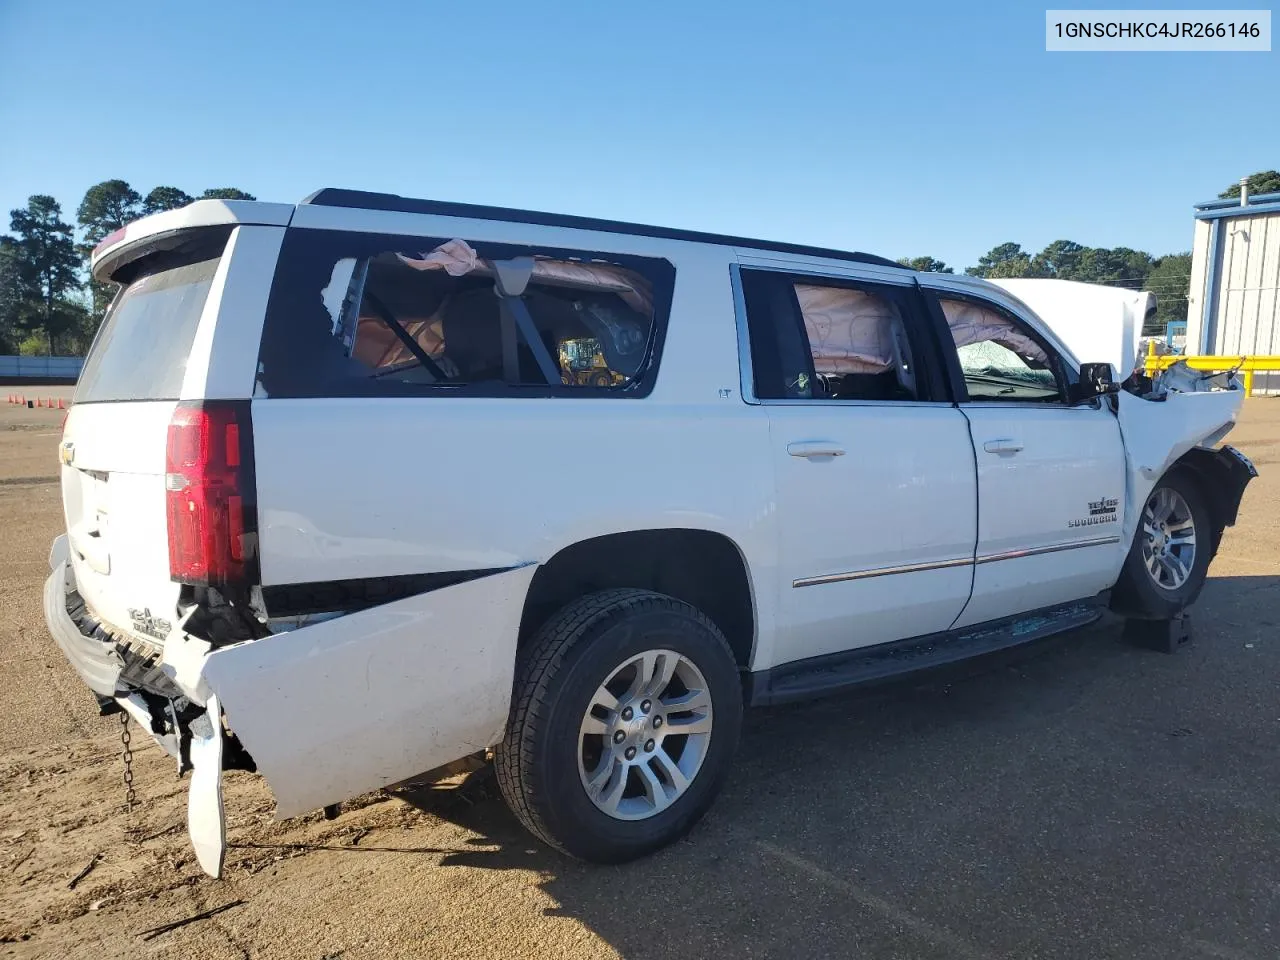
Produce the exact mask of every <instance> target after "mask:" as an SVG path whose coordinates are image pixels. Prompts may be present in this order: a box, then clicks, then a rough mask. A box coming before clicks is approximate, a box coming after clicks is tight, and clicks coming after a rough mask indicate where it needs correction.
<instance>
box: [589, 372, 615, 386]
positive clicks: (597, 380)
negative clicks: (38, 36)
mask: <svg viewBox="0 0 1280 960" xmlns="http://www.w3.org/2000/svg"><path fill="white" fill-rule="evenodd" d="M591 385H592V386H593V387H612V386H613V376H612V375H611V374H608V373H596V374H592V376H591Z"/></svg>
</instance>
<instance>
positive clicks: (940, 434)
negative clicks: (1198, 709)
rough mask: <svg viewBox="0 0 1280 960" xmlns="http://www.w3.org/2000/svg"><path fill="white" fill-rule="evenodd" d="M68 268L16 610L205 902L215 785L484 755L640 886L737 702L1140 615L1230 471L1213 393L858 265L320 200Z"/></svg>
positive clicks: (1031, 317) (580, 845)
mask: <svg viewBox="0 0 1280 960" xmlns="http://www.w3.org/2000/svg"><path fill="white" fill-rule="evenodd" d="M93 273H94V276H95V277H96V278H98V279H99V280H101V281H113V282H114V283H116V284H118V285H119V287H120V290H119V293H118V295H117V297H116V299H115V302H114V304H113V306H112V307H111V310H110V312H109V314H108V316H107V318H106V320H105V322H104V323H103V325H102V328H101V330H100V331H99V334H98V337H97V340H96V342H95V343H94V346H93V349H92V351H91V352H90V355H89V357H88V359H87V361H86V363H85V367H84V372H83V374H82V376H81V378H80V383H79V385H78V387H77V391H76V396H75V402H74V405H73V406H72V408H71V411H70V413H69V416H68V418H67V421H66V425H65V429H64V434H63V438H62V442H61V447H60V455H61V460H62V496H63V504H64V508H65V514H66V529H67V532H66V534H65V536H61V537H59V538H58V539H57V540H56V541H55V543H54V545H53V549H52V552H51V556H50V567H51V568H52V574H51V576H50V577H49V580H48V583H47V586H46V589H45V614H46V618H47V621H48V624H49V629H50V631H51V633H52V635H53V637H54V638H55V640H56V641H57V643H58V644H59V646H60V647H61V648H62V650H63V651H64V653H65V654H66V656H67V657H68V659H69V660H70V661H71V663H72V664H73V665H74V666H75V668H76V669H77V670H78V671H79V673H80V675H81V676H82V677H83V679H84V681H85V682H86V683H87V684H88V686H89V687H90V688H91V689H92V690H93V691H94V693H95V694H96V695H97V697H98V700H99V703H100V705H101V707H102V709H103V711H104V712H114V711H125V712H126V713H127V715H128V716H130V717H132V718H133V719H134V720H135V721H136V722H137V723H138V724H140V725H141V726H143V727H145V728H146V729H147V730H148V731H149V732H150V733H151V734H152V735H153V736H154V737H155V739H156V740H157V741H158V742H159V743H160V744H161V745H162V746H163V747H164V749H165V750H167V751H168V752H169V753H171V754H172V755H173V756H174V757H175V758H176V759H177V761H178V764H179V766H180V769H182V770H190V771H191V783H190V790H189V803H188V823H189V829H190V834H191V839H192V841H193V845H194V847H195V850H196V852H197V855H198V858H199V861H200V863H201V865H202V866H203V868H204V869H205V870H206V871H207V872H208V873H210V874H212V875H214V876H217V875H218V874H219V872H220V870H221V867H222V862H223V856H224V851H225V845H226V838H225V828H224V816H223V799H222V771H223V770H224V769H227V768H231V767H239V768H244V769H252V770H257V771H259V772H260V773H261V774H262V775H263V776H264V777H265V778H266V779H267V781H268V783H269V784H270V787H271V789H272V791H273V793H274V795H275V798H276V803H277V813H278V815H279V816H281V817H291V816H295V815H298V814H301V813H304V812H306V811H310V810H314V809H317V808H320V807H325V806H329V805H332V804H335V803H338V802H341V801H343V800H345V799H347V798H350V797H354V796H356V795H358V794H361V793H364V792H367V791H370V790H376V789H378V788H381V787H385V786H388V785H391V784H394V783H397V782H401V781H404V780H406V779H408V778H411V777H416V776H419V775H422V774H424V773H427V772H430V771H433V770H437V769H439V768H441V767H442V766H444V765H446V764H449V763H451V762H453V761H455V760H458V759H460V758H465V757H470V756H473V755H482V756H483V755H485V754H486V753H489V752H492V754H493V757H494V762H495V764H496V769H497V776H498V782H499V784H500V786H501V789H502V792H503V793H504V795H505V796H506V798H507V800H508V801H509V802H510V804H511V806H512V808H513V809H514V811H515V812H516V814H517V816H518V817H519V818H520V819H521V820H522V821H523V822H524V823H525V825H526V826H528V828H529V829H530V830H531V831H533V832H534V833H535V834H536V835H538V836H539V837H541V838H542V839H543V840H545V841H546V842H547V843H549V844H551V845H553V846H555V847H556V848H558V849H560V850H562V851H565V852H567V853H569V854H572V855H574V856H578V857H582V858H585V859H589V860H595V861H605V862H616V861H621V860H625V859H628V858H631V857H636V856H639V855H642V854H645V853H647V852H649V851H652V850H654V849H656V848H657V847H659V846H661V845H663V844H665V843H668V842H670V841H671V840H673V839H674V838H676V837H678V836H680V835H681V834H682V833H683V832H684V831H686V830H688V829H689V828H690V827H691V826H692V825H693V823H694V822H695V821H696V820H697V819H698V817H699V816H701V815H702V813H703V812H704V811H705V810H706V809H707V807H708V806H709V805H710V803H711V801H712V799H713V797H714V795H715V794H716V792H717V790H718V789H719V788H720V785H721V783H722V782H723V780H724V778H725V775H726V773H727V771H728V769H729V766H730V762H731V757H732V754H733V752H734V747H735V744H736V741H737V738H738V731H739V727H740V724H741V718H742V710H743V707H744V704H745V705H751V704H771V703H779V702H783V701H788V700H795V699H800V698H804V697H809V696H814V695H818V694H823V693H828V692H831V691H834V690H839V689H844V688H847V687H851V686H853V685H856V684H860V683H866V682H868V681H875V680H880V679H883V678H886V677H889V676H893V675H896V674H901V673H905V672H907V671H911V670H917V669H921V668H924V667H931V666H936V665H940V664H944V663H948V662H952V661H955V660H959V659H962V658H965V657H970V656H974V655H978V654H983V653H987V652H991V651H994V650H998V649H1001V648H1004V647H1008V646H1012V645H1014V644H1019V643H1025V642H1027V641H1029V640H1033V639H1036V638H1039V637H1042V636H1045V635H1047V634H1050V633H1054V632H1058V631H1061V630H1065V629H1068V628H1071V627H1077V626H1081V625H1083V624H1087V623H1089V622H1091V621H1092V620H1094V619H1095V618H1097V617H1098V616H1099V615H1100V613H1101V612H1102V611H1103V610H1104V609H1105V608H1106V607H1107V606H1110V607H1111V608H1113V609H1116V610H1118V611H1119V612H1121V613H1122V614H1123V615H1125V616H1128V617H1135V618H1152V619H1159V618H1171V617H1173V616H1175V615H1176V614H1177V613H1178V612H1179V611H1181V610H1182V609H1183V608H1185V607H1186V606H1187V605H1188V604H1190V603H1192V602H1193V601H1194V600H1195V598H1196V595H1197V594H1198V592H1199V591H1200V588H1201V586H1202V584H1203V583H1204V579H1205V573H1206V569H1207V567H1208V564H1209V562H1210V560H1211V558H1212V557H1213V554H1214V552H1215V550H1216V548H1217V545H1218V541H1219V538H1220V537H1221V535H1222V532H1223V529H1224V528H1225V527H1226V526H1228V525H1230V524H1231V523H1233V522H1234V520H1235V516H1236V511H1237V508H1238V505H1239V502H1240V498H1241V494H1242V492H1243V490H1244V488H1245V485H1246V484H1247V483H1248V482H1249V479H1250V477H1252V476H1253V475H1254V471H1253V468H1252V466H1251V465H1250V464H1249V462H1248V461H1247V460H1246V459H1245V458H1244V457H1243V456H1242V455H1240V454H1239V453H1237V452H1235V451H1234V450H1232V449H1231V448H1229V447H1222V448H1218V449H1215V445H1216V444H1217V442H1218V441H1219V440H1220V439H1221V438H1222V437H1223V435H1225V434H1226V433H1227V431H1228V430H1230V429H1231V427H1232V425H1233V423H1234V419H1235V416H1236V414H1237V411H1238V409H1239V407H1240V403H1241V398H1242V392H1241V391H1240V389H1239V386H1238V385H1237V384H1236V383H1235V382H1234V380H1232V379H1230V378H1227V379H1226V380H1223V381H1221V382H1219V381H1199V380H1196V378H1195V376H1194V375H1189V374H1187V373H1186V372H1185V371H1182V372H1181V373H1177V374H1176V377H1175V379H1176V383H1175V382H1174V380H1163V379H1162V380H1160V381H1157V382H1155V383H1151V382H1149V381H1144V380H1143V379H1142V378H1140V377H1132V378H1129V379H1128V380H1127V381H1126V384H1125V389H1123V390H1121V389H1119V388H1118V387H1117V386H1116V385H1115V384H1114V382H1113V380H1114V379H1118V377H1120V376H1126V375H1127V374H1128V373H1129V372H1130V371H1131V370H1132V369H1133V362H1132V361H1133V358H1132V350H1130V351H1129V357H1128V359H1127V360H1113V359H1112V358H1110V357H1090V356H1077V355H1076V353H1075V352H1073V350H1072V348H1071V331H1070V329H1069V327H1070V326H1071V325H1070V323H1069V322H1064V323H1062V324H1055V325H1054V326H1053V327H1051V326H1050V325H1047V324H1046V323H1045V322H1043V321H1042V320H1041V319H1040V318H1039V316H1038V315H1037V313H1036V312H1035V311H1033V310H1032V309H1031V308H1030V307H1028V306H1027V304H1026V302H1024V300H1025V299H1026V298H1028V297H1029V296H1030V294H1029V293H1023V294H1021V295H1020V296H1015V295H1013V294H1012V293H1011V292H1009V291H1008V290H1005V289H1002V288H1001V287H998V286H996V285H993V284H988V283H985V282H983V281H981V280H976V279H973V278H969V277H959V276H949V275H939V274H919V273H915V272H912V271H910V270H907V269H905V268H903V267H900V266H898V265H897V264H895V263H893V262H892V261H889V260H885V259H882V258H880V257H875V256H870V255H866V254H857V253H843V252H839V251H834V250H825V249H818V248H811V247H800V246H794V245H786V244H769V243H764V242H760V241H754V240H746V239H741V238H735V237H722V236H713V235H709V234H700V233H692V232H687V231H680V230H668V229H661V228H656V227H646V226H636V225H632V224H622V223H614V222H610V221H601V220H589V219H584V218H577V217H568V216H559V215H550V214H538V213H529V212H526V211H514V210H503V209H496V208H488V207H475V206H467V205H459V204H449V203H440V202H433V201H422V200H409V199H404V198H400V197H394V196H387V195H381V194H368V193H359V192H353V191H343V190H332V189H327V190H321V191H320V192H318V193H316V194H314V195H313V196H311V197H309V198H308V199H306V200H305V201H303V202H302V203H300V204H298V205H296V206H295V205H279V204H267V203H254V202H238V201H215V200H209V201H200V202H197V203H194V204H192V205H190V206H188V207H185V208H183V209H180V210H174V211H170V212H166V213H161V214H157V215H155V216H152V217H148V218H146V219H144V220H140V221H138V222H136V223H132V224H130V225H129V226H127V227H126V228H125V229H123V230H121V231H118V232H117V233H116V234H113V235H112V236H109V237H107V238H106V240H104V241H103V243H102V244H101V245H100V246H99V247H98V249H97V250H96V251H95V253H94V256H93ZM1095 289H1096V288H1095ZM1031 292H1034V291H1031ZM1116 293H1117V295H1127V293H1126V292H1124V291H1119V292H1116ZM1089 310H1090V312H1091V316H1090V317H1089V318H1088V319H1089V321H1090V323H1091V324H1093V326H1094V327H1096V326H1097V325H1098V324H1097V323H1096V321H1098V320H1099V319H1100V315H1099V314H1098V313H1097V311H1106V310H1115V311H1116V315H1117V320H1116V329H1117V330H1118V329H1119V327H1120V319H1119V317H1120V314H1121V313H1122V312H1123V308H1122V305H1121V303H1120V301H1119V300H1117V301H1115V302H1114V303H1112V302H1111V301H1107V300H1106V299H1105V295H1104V299H1103V300H1102V301H1099V302H1097V303H1095V304H1093V305H1092V306H1090V307H1089ZM1084 319H1085V318H1082V321H1083V320H1084ZM1101 319H1102V321H1103V322H1102V327H1103V328H1105V327H1106V326H1107V322H1106V318H1105V317H1101ZM1117 336H1119V334H1117ZM1087 360H1095V361H1096V360H1105V361H1107V362H1103V363H1096V362H1095V363H1082V361H1087ZM1113 367H1118V368H1119V369H1118V372H1117V374H1116V375H1115V376H1113ZM1175 369H1176V368H1175Z"/></svg>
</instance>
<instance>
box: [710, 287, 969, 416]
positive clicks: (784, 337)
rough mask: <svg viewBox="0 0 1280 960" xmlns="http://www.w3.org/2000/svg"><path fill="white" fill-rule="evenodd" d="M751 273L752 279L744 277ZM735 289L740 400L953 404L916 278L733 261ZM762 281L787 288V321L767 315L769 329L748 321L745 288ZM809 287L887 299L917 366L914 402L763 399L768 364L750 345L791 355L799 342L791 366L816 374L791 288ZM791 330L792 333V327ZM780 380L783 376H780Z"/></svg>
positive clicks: (777, 388) (781, 386)
mask: <svg viewBox="0 0 1280 960" xmlns="http://www.w3.org/2000/svg"><path fill="white" fill-rule="evenodd" d="M744 274H749V275H750V276H744ZM730 278H731V282H732V285H733V299H734V314H735V320H736V322H737V326H738V352H739V369H740V372H741V389H742V397H743V399H744V400H745V401H746V402H747V403H753V404H778V403H781V404H789V403H821V404H832V405H836V406H851V405H854V406H856V405H865V404H874V405H877V406H884V405H886V404H891V405H894V406H906V405H912V406H915V405H919V404H934V405H936V404H951V403H953V402H954V399H953V394H952V389H951V384H950V382H949V381H950V378H949V376H948V375H947V371H946V369H945V363H944V361H945V356H944V354H942V353H941V352H940V350H939V344H938V343H937V337H936V331H935V330H934V329H933V323H932V318H931V317H930V311H929V305H928V303H927V298H926V297H925V296H924V293H923V291H921V289H920V288H919V285H918V284H916V282H915V280H914V278H912V277H910V276H904V277H903V278H902V279H901V280H899V279H898V278H896V277H895V278H890V277H889V276H888V275H881V274H878V273H872V272H870V271H868V272H867V273H865V274H864V273H863V272H861V271H857V272H855V271H851V272H850V273H848V274H844V273H832V272H827V271H821V270H807V269H805V268H804V267H803V266H801V265H798V264H796V265H778V266H772V265H769V266H766V265H761V264H755V263H745V264H744V263H734V264H732V266H731V268H730ZM757 280H762V281H764V282H769V283H775V284H786V285H788V286H789V287H790V288H791V289H790V296H789V300H790V303H791V307H790V308H789V313H790V316H788V317H786V318H774V317H770V318H769V320H768V326H767V328H766V327H764V326H763V325H762V324H761V321H760V319H759V318H757V320H756V322H755V323H752V321H751V318H750V316H749V313H748V310H747V294H746V291H747V288H748V287H749V286H750V285H751V284H752V283H753V281H757ZM797 283H801V284H812V285H815V286H831V287H844V288H847V289H852V290H861V291H865V292H868V293H876V294H879V295H881V296H885V297H886V298H887V299H889V300H890V301H891V302H893V303H894V304H895V306H897V307H898V309H899V313H900V314H901V317H902V322H903V326H904V327H905V332H906V336H907V344H908V346H909V348H910V350H911V359H912V362H913V364H914V366H915V375H916V391H917V394H918V396H917V398H916V399H912V400H902V399H893V400H876V399H864V398H844V399H840V398H835V397H827V396H821V395H819V396H813V395H810V396H785V395H783V396H761V395H760V394H761V392H762V391H760V390H759V389H758V387H757V384H758V381H760V379H761V375H762V373H763V374H765V375H768V374H769V373H770V372H771V371H769V366H768V365H767V364H766V365H764V367H765V369H764V370H762V369H761V367H762V365H761V364H760V363H759V362H758V356H757V351H756V350H753V347H761V346H764V345H766V344H769V345H773V346H774V347H776V348H778V349H777V352H778V353H779V354H781V353H782V352H783V351H784V350H786V349H788V347H790V349H791V350H792V351H794V349H795V348H794V346H793V345H794V344H795V343H796V342H797V340H798V342H799V343H800V344H802V345H803V353H804V356H803V357H796V356H794V355H793V357H792V360H791V363H792V364H794V365H796V366H800V367H803V368H804V369H805V370H806V371H807V373H808V374H809V376H810V377H813V376H814V364H813V352H812V346H811V344H810V343H809V337H808V333H807V331H806V330H805V327H804V319H803V317H802V316H801V314H800V305H799V301H798V299H797V297H796V295H795V292H794V285H795V284H797ZM778 322H783V323H786V324H787V325H788V328H787V329H786V330H785V331H783V330H779V329H778V328H777V327H776V326H775V324H777V323H778ZM792 328H794V329H792ZM779 379H781V378H779ZM771 392H781V393H783V394H785V392H786V384H785V383H777V382H775V383H774V384H773V388H772V391H771Z"/></svg>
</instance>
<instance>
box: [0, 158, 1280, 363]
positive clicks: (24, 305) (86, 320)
mask: <svg viewBox="0 0 1280 960" xmlns="http://www.w3.org/2000/svg"><path fill="white" fill-rule="evenodd" d="M1248 184H1249V192H1250V193H1251V194H1262V193H1275V192H1280V171H1276V170H1264V171H1261V172H1259V173H1255V174H1253V175H1252V176H1251V177H1249V178H1248ZM1218 196H1219V197H1222V198H1224V199H1227V198H1233V197H1238V196H1240V185H1239V183H1233V184H1232V185H1231V186H1230V187H1228V188H1227V189H1226V190H1224V191H1223V192H1222V193H1220V194H1218ZM253 199H255V198H254V197H253V196H251V195H250V194H247V193H245V192H244V191H243V190H238V189H236V188H235V187H214V188H211V189H209V190H205V191H204V192H203V193H201V194H199V195H196V196H193V195H191V194H189V193H187V192H186V191H184V190H180V189H179V188H177V187H170V186H159V187H153V188H152V189H151V190H150V191H149V192H148V193H147V194H146V195H145V196H143V195H142V194H140V193H138V191H136V190H134V189H133V187H131V186H129V184H128V183H127V182H125V181H124V180H104V181H102V182H101V183H96V184H94V185H93V186H92V187H90V188H89V189H88V190H87V191H85V195H84V199H83V200H81V201H80V205H79V206H78V207H77V208H76V223H75V225H72V224H70V223H67V222H66V221H64V220H63V219H62V207H61V206H60V205H59V204H58V201H57V200H55V199H54V198H53V197H50V196H47V195H45V194H37V195H36V196H33V197H31V198H30V199H29V200H28V201H27V205H26V206H25V207H23V208H21V209H19V210H11V211H10V213H9V230H10V233H8V234H0V354H12V353H24V354H43V353H49V354H64V355H83V354H84V353H85V352H86V351H87V350H88V349H89V344H90V343H91V342H92V340H93V335H94V333H95V332H96V331H97V329H98V325H99V324H100V323H101V322H102V317H103V315H104V314H105V313H106V310H107V307H108V306H109V305H110V302H111V297H112V289H111V287H112V285H111V284H104V283H99V282H98V281H97V280H94V279H93V277H92V276H90V275H89V269H88V266H89V257H90V256H91V255H92V253H93V248H94V246H95V245H96V244H98V243H100V242H101V241H102V239H103V238H104V237H106V236H107V235H108V234H110V233H111V232H112V231H114V230H118V229H120V228H121V227H123V226H124V225H125V224H126V223H128V222H129V221H131V220H136V219H137V218H138V217H141V216H146V215H147V214H151V213H159V212H160V211H162V210H173V209H175V208H177V207H183V206H186V205H187V204H188V203H191V202H192V201H194V200H253ZM898 262H899V263H901V264H903V265H904V266H908V267H911V268H912V269H914V270H925V271H933V272H937V273H954V272H955V271H954V270H953V269H952V268H951V267H949V266H948V265H947V264H945V263H944V262H942V261H941V260H937V259H935V258H933V257H903V258H902V259H900V260H899V261H898ZM964 272H965V273H967V274H969V275H970V276H974V277H988V278H1001V277H1053V278H1057V279H1060V280H1079V281H1083V282H1085V283H1105V284H1111V285H1114V286H1120V287H1129V288H1131V289H1134V290H1150V291H1152V292H1153V293H1155V294H1156V301H1157V304H1158V307H1157V310H1158V312H1157V315H1156V322H1155V323H1154V324H1153V325H1152V327H1151V328H1150V329H1149V330H1147V331H1146V332H1148V333H1157V332H1159V331H1162V330H1163V329H1164V325H1165V323H1166V322H1168V321H1169V320H1184V319H1186V316H1187V291H1188V287H1189V285H1190V280H1191V254H1190V253H1170V254H1165V255H1162V256H1152V255H1151V254H1149V253H1147V252H1145V251H1142V250H1133V249H1130V248H1129V247H1112V248H1109V249H1108V248H1105V247H1087V246H1084V245H1083V244H1079V243H1076V242H1074V241H1072V240H1055V241H1054V242H1053V243H1051V244H1049V245H1048V246H1047V247H1045V248H1044V249H1043V250H1041V251H1040V252H1039V253H1031V252H1030V251H1027V250H1023V249H1022V246H1021V245H1020V244H1017V243H1001V244H998V245H997V246H995V247H992V248H991V250H989V251H988V252H987V253H985V254H983V255H982V256H981V257H979V258H978V262H977V264H976V265H974V266H972V267H968V268H966V269H965V271H964Z"/></svg>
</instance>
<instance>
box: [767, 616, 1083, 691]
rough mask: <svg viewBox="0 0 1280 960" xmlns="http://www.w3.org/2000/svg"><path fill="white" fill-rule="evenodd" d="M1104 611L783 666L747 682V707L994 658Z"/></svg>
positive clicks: (999, 623) (998, 625)
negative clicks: (990, 655) (992, 655)
mask: <svg viewBox="0 0 1280 960" xmlns="http://www.w3.org/2000/svg"><path fill="white" fill-rule="evenodd" d="M1106 605H1107V595H1106V594H1101V595H1099V596H1097V597H1091V598H1089V599H1087V600H1077V601H1073V602H1071V603H1064V604H1059V605H1057V606H1053V607H1046V608H1044V609H1041V610H1033V611H1030V612H1028V613H1021V614H1018V615H1017V616H1015V617H1006V618H1005V619H1003V620H992V621H989V622H987V623H980V624H975V625H973V626H970V627H964V628H962V629H960V630H948V631H944V632H942V633H931V634H927V635H925V636H923V637H913V638H911V639H909V640H898V641H895V642H893V643H884V644H878V645H876V646H874V647H862V648H859V649H856V650H847V651H842V652H841V653H834V654H828V655H826V656H821V657H812V658H810V659H808V660H798V661H796V662H794V663H784V664H782V665H780V666H777V667H774V668H773V669H772V670H761V671H757V672H755V673H752V674H750V675H749V676H748V680H747V702H748V703H749V704H750V705H751V706H771V705H773V704H778V703H790V702H792V701H795V700H808V699H810V698H813V697H820V696H825V695H827V694H830V693H838V692H840V691H843V690H848V689H851V688H853V687H861V686H865V685H867V684H873V683H880V682H882V681H886V680H891V679H893V678H895V677H901V676H905V675H906V674H910V673H916V672H918V671H923V670H931V669H934V668H936V667H944V666H947V665H949V664H954V663H959V662H960V661H963V660H968V659H970V658H972V657H981V656H984V655H986V654H990V653H998V652H1000V651H1001V650H1008V649H1011V648H1013V647H1019V646H1022V645H1023V644H1027V643H1034V642H1035V641H1037V640H1043V639H1044V638H1045V637H1051V636H1053V635H1054V634H1057V633H1064V632H1066V631H1068V630H1077V629H1079V628H1080V627H1085V626H1088V625H1089V624H1091V623H1093V622H1094V621H1095V620H1097V619H1098V618H1099V617H1101V616H1102V613H1103V611H1104V610H1105V609H1106Z"/></svg>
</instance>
